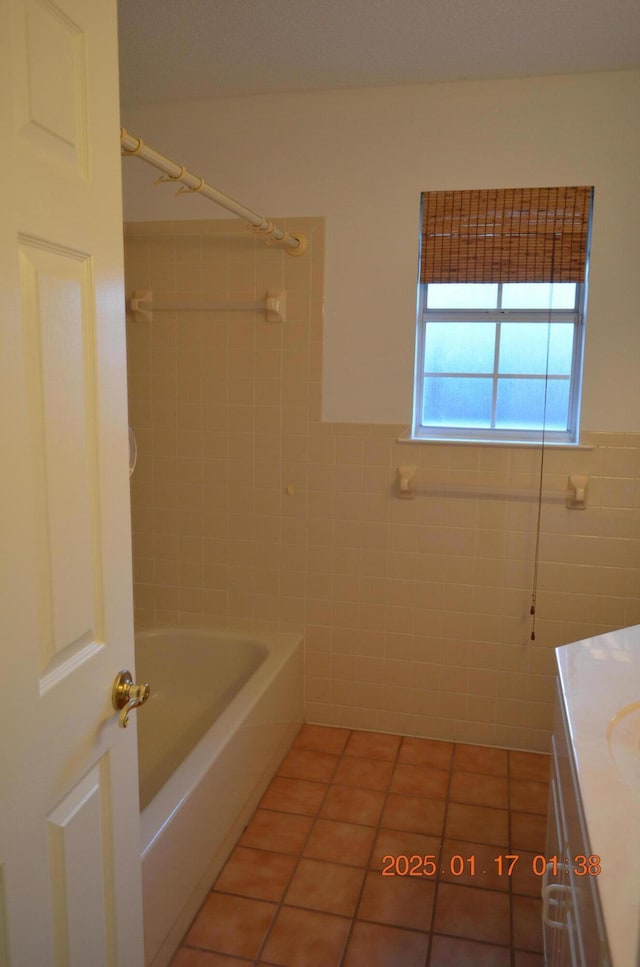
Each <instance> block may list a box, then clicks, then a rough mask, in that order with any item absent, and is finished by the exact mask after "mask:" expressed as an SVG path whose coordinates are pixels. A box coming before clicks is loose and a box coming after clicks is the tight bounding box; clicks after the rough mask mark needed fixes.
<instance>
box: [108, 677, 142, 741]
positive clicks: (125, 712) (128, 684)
mask: <svg viewBox="0 0 640 967" xmlns="http://www.w3.org/2000/svg"><path fill="white" fill-rule="evenodd" d="M150 695H151V686H150V685H149V683H148V682H145V684H144V685H135V684H134V682H133V678H132V677H131V672H130V671H127V670H126V669H124V670H123V671H121V672H118V674H117V675H116V677H115V681H114V683H113V689H112V691H111V701H112V702H113V707H114V708H115V709H118V710H119V711H120V710H121V711H120V715H119V718H118V724H119V726H120V728H121V729H126V727H127V725H128V724H129V712H132V711H133V709H134V708H138V707H139V706H140V705H144V703H145V702H146V701H147V699H148V698H149V696H150Z"/></svg>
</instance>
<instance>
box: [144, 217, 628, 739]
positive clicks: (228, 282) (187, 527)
mask: <svg viewBox="0 0 640 967" xmlns="http://www.w3.org/2000/svg"><path fill="white" fill-rule="evenodd" d="M280 221H282V220H280ZM286 224H287V227H289V228H290V229H291V230H292V231H301V232H304V233H305V234H307V235H308V236H309V239H310V249H309V252H308V254H307V255H306V256H304V257H303V258H292V257H290V256H288V255H287V254H286V253H284V252H282V251H281V250H279V249H278V248H277V247H267V246H265V245H264V243H263V242H261V241H259V240H256V239H254V237H253V236H252V235H250V234H249V233H248V232H246V231H245V229H244V228H243V226H242V225H241V224H240V223H239V222H237V221H226V220H225V221H202V222H199V221H198V222H194V221H187V222H182V223H180V222H152V223H134V224H130V225H127V226H126V232H125V260H126V272H127V292H128V294H130V293H131V291H132V290H134V289H138V288H144V289H147V288H150V289H152V290H153V291H154V292H155V293H157V294H158V295H162V296H163V297H165V298H166V297H171V298H174V299H175V300H176V301H177V300H178V299H179V300H180V301H181V303H183V304H184V302H185V301H186V300H189V299H190V300H191V301H192V302H193V303H198V302H202V301H204V300H206V299H216V300H221V299H224V300H226V299H230V300H238V301H253V300H257V299H260V298H262V297H263V296H264V294H265V292H266V290H267V289H269V288H280V287H284V288H286V290H287V311H288V320H287V322H286V323H285V324H284V325H281V326H280V325H277V324H269V323H267V322H266V321H265V319H264V316H263V315H262V314H261V313H256V312H233V313H232V312H216V313H205V312H194V311H192V312H183V311H174V312H170V313H169V312H164V313H161V314H160V313H156V314H155V316H154V319H153V321H152V322H151V323H135V322H133V321H131V320H129V322H128V340H129V343H128V344H129V394H130V422H131V424H132V425H133V427H134V428H135V432H136V435H137V438H138V449H139V459H138V466H137V468H136V471H135V474H134V476H133V478H132V515H133V534H134V579H135V601H136V620H137V623H138V626H143V625H152V624H156V625H157V624H165V623H178V624H186V625H191V624H196V625H199V624H207V625H214V626H219V627H224V626H229V627H235V628H249V627H251V628H264V629H281V630H287V629H290V628H291V629H295V630H297V629H300V628H304V630H305V637H306V717H307V720H308V721H313V722H321V723H328V724H335V725H346V726H351V727H357V728H367V729H377V730H381V731H391V732H403V733H407V734H415V735H423V736H431V737H436V738H443V739H457V740H462V741H467V742H479V743H488V744H495V745H502V746H509V747H512V748H522V749H531V750H542V751H546V750H547V749H548V742H549V734H550V730H551V708H552V697H553V689H552V675H553V662H552V658H553V648H554V647H555V646H556V645H560V644H565V643H567V642H569V641H573V640H576V639H580V638H582V637H585V636H587V635H593V634H597V633H600V632H604V631H608V630H612V629H614V628H618V627H622V626H624V625H629V624H635V623H640V434H615V433H612V434H604V433H597V434H594V433H588V432H587V433H584V434H583V437H584V442H585V443H588V444H589V445H590V446H591V449H589V450H565V449H563V450H549V449H547V451H546V453H545V455H544V485H545V487H551V488H562V487H564V486H565V484H566V480H567V477H568V474H569V473H570V472H573V473H586V474H588V475H589V478H590V479H589V489H588V506H587V509H586V510H567V508H566V507H565V506H564V505H562V504H560V505H558V504H550V503H545V504H543V508H542V515H541V537H540V548H539V550H540V553H539V566H538V593H537V609H536V626H535V629H536V639H535V641H534V642H532V641H531V640H530V637H529V636H530V632H531V617H530V615H529V608H530V604H531V589H532V580H533V573H534V556H535V545H536V536H535V535H536V522H537V505H536V504H535V502H522V501H516V500H512V499H498V498H496V499H491V498H487V497H485V496H478V494H477V493H476V492H474V490H473V487H474V486H480V487H484V486H496V487H504V486H511V487H514V488H529V487H537V486H538V483H539V475H540V451H539V450H536V449H528V448H515V447H508V448H507V447H505V448H498V447H481V446H460V445H457V446H456V445H446V444H428V445H411V444H403V443H399V442H397V438H398V436H399V434H400V433H401V432H402V431H403V430H404V429H405V427H402V426H381V425H369V424H326V423H321V422H320V401H321V373H322V293H323V264H324V223H323V220H322V219H319V218H309V219H290V220H288V221H287V222H286ZM407 462H411V463H416V464H417V465H418V468H419V476H420V479H421V480H425V481H431V482H434V483H443V484H447V483H456V484H457V483H465V484H468V485H469V492H468V495H467V494H465V495H464V496H455V497H452V496H442V495H433V494H431V495H426V494H425V495H420V496H418V497H416V498H415V499H414V500H411V501H402V500H398V499H397V498H396V497H395V496H394V484H395V475H396V470H395V468H396V466H397V465H398V464H399V463H407Z"/></svg>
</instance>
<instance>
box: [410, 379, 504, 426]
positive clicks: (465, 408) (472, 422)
mask: <svg viewBox="0 0 640 967" xmlns="http://www.w3.org/2000/svg"><path fill="white" fill-rule="evenodd" d="M424 384H425V385H424V412H423V423H425V424H428V425H431V426H456V427H477V428H478V427H480V428H485V427H490V426H491V396H492V384H493V380H492V379H491V378H489V379H485V378H483V377H477V378H473V377H465V376H432V377H429V378H427V379H425V381H424Z"/></svg>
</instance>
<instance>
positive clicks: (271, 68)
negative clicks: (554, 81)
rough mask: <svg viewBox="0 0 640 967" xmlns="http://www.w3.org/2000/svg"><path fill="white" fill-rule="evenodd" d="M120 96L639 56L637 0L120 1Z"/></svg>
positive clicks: (418, 77)
mask: <svg viewBox="0 0 640 967" xmlns="http://www.w3.org/2000/svg"><path fill="white" fill-rule="evenodd" d="M119 18H120V60H121V92H122V103H123V104H144V103H164V102H170V101H180V100H190V99H192V98H203V97H217V96H227V95H233V94H257V93H269V92H281V91H308V90H330V89H333V88H344V87H371V86H380V85H395V84H414V83H426V82H432V81H447V80H461V79H482V78H501V77H524V76H530V75H542V74H568V73H582V72H585V71H586V72H590V71H611V70H625V69H629V68H634V67H639V66H640V3H639V2H638V0H152V2H149V0H119Z"/></svg>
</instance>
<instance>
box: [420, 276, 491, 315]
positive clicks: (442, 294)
mask: <svg viewBox="0 0 640 967" xmlns="http://www.w3.org/2000/svg"><path fill="white" fill-rule="evenodd" d="M497 305H498V285H497V283H495V282H486V283H485V282H481V283H477V282H430V283H429V285H428V286H427V307H428V308H429V309H495V308H496V306H497Z"/></svg>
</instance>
